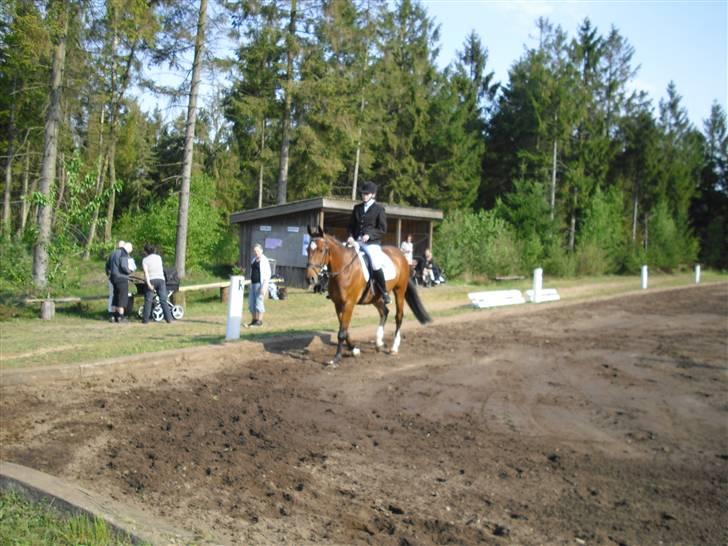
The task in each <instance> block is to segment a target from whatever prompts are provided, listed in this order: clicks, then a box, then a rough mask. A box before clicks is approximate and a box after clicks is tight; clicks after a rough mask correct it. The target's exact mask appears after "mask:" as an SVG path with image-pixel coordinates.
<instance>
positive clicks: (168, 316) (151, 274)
mask: <svg viewBox="0 0 728 546" xmlns="http://www.w3.org/2000/svg"><path fill="white" fill-rule="evenodd" d="M142 269H144V280H145V281H146V283H147V289H146V291H145V292H144V312H143V314H142V322H143V323H144V324H147V323H148V322H149V319H150V317H151V314H152V300H153V299H154V291H155V290H156V292H157V294H158V295H159V302H160V303H161V305H162V312H163V313H164V320H165V321H166V322H167V324H169V323H170V322H172V313H171V311H170V306H169V303H168V302H167V298H168V296H167V283H166V281H165V280H164V266H163V265H162V257H161V256H160V255H159V254H157V249H156V248H155V247H154V245H151V244H149V243H147V244H145V245H144V259H143V260H142Z"/></svg>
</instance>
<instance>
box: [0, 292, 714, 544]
mask: <svg viewBox="0 0 728 546" xmlns="http://www.w3.org/2000/svg"><path fill="white" fill-rule="evenodd" d="M332 312H333V310H332ZM391 332H392V328H391V326H389V325H388V327H387V334H388V336H387V341H389V336H391ZM354 337H355V339H358V340H362V338H364V337H366V338H367V341H366V342H364V343H362V353H363V354H362V355H361V356H360V357H359V358H353V357H350V358H345V359H344V360H343V363H342V365H341V367H340V368H338V369H336V370H331V369H327V368H325V367H324V366H323V365H322V363H323V362H325V361H327V360H328V359H330V358H331V357H332V356H333V353H334V351H335V347H334V346H333V345H331V344H330V341H329V338H328V337H327V336H326V335H324V336H316V335H314V334H312V335H311V336H310V337H308V338H306V337H305V336H302V337H298V338H289V339H271V340H269V341H268V342H266V343H264V344H254V343H249V344H248V345H249V349H246V351H244V352H239V353H238V354H237V356H236V357H235V358H230V357H228V358H224V357H220V356H219V355H220V354H221V353H220V352H219V351H218V352H217V353H215V354H214V355H213V353H212V352H211V353H210V354H211V356H210V357H209V358H207V357H206V356H205V352H204V351H198V352H196V353H195V354H196V355H198V356H197V357H196V358H194V359H188V361H185V362H183V363H181V364H180V363H176V364H174V365H173V364H171V363H170V364H167V363H165V362H164V361H161V362H156V363H155V364H156V365H155V366H147V367H144V368H140V370H139V371H138V372H137V371H136V370H134V371H125V372H123V373H113V374H109V375H105V376H101V377H94V378H91V379H87V380H83V381H80V380H76V381H64V382H57V383H40V384H37V385H33V386H28V385H26V386H12V387H11V386H4V387H2V389H0V417H1V419H2V422H1V427H0V459H3V460H6V461H12V462H16V463H19V464H23V465H26V466H29V467H32V468H35V469H38V470H42V471H44V472H47V473H50V474H53V475H55V476H60V477H63V478H65V479H67V480H70V481H72V482H74V483H78V484H79V485H82V486H83V487H86V488H88V489H90V490H93V491H96V492H99V493H102V494H105V495H108V496H109V497H111V498H114V499H117V500H119V501H122V502H124V503H126V504H128V505H129V506H134V507H141V508H143V509H144V510H145V511H146V512H147V513H149V514H150V515H153V516H159V517H164V518H166V519H168V520H169V521H173V522H176V524H177V525H179V526H180V527H181V528H184V529H187V530H192V531H194V532H196V533H197V534H198V536H199V537H200V541H211V542H215V543H221V544H246V545H272V544H290V545H302V544H322V545H330V544H376V545H397V546H407V545H441V544H443V545H444V544H467V545H470V544H522V545H540V544H607V545H611V544H620V545H649V544H665V545H678V544H679V545H697V544H709V545H725V544H726V543H728V389H727V388H726V387H728V343H727V341H726V340H727V339H728V285H727V284H720V285H713V286H702V287H691V288H685V289H673V290H665V291H660V292H645V293H639V294H634V295H630V296H622V297H618V298H612V299H604V300H600V301H593V302H588V303H579V304H568V305H567V304H560V303H554V304H544V305H542V306H533V305H531V306H528V305H524V306H518V307H517V308H516V307H514V308H509V309H501V310H495V311H479V312H473V313H469V314H467V315H464V316H459V317H453V318H450V319H443V320H440V321H438V322H436V323H435V324H433V325H429V326H427V327H419V326H415V321H414V319H413V318H412V315H411V313H410V312H408V313H407V316H406V320H405V325H404V339H403V342H402V346H401V353H400V355H398V356H390V355H387V354H383V353H377V352H376V351H375V350H374V345H373V342H372V341H373V337H374V329H373V328H367V329H365V330H357V331H356V332H355V336H354ZM248 345H246V346H248ZM215 355H216V356H215ZM152 358H154V357H153V356H150V359H152Z"/></svg>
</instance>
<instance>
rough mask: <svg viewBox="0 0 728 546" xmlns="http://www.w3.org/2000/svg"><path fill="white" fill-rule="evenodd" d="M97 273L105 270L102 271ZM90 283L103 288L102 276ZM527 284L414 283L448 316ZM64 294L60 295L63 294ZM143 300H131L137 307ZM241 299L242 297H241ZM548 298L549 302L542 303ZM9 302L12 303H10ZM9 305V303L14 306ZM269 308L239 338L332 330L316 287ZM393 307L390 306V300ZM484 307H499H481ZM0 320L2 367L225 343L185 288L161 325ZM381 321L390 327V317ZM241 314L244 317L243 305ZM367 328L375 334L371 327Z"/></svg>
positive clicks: (552, 284)
mask: <svg viewBox="0 0 728 546" xmlns="http://www.w3.org/2000/svg"><path fill="white" fill-rule="evenodd" d="M102 275H103V273H102ZM212 280H220V279H210V278H209V277H208V278H199V279H195V278H194V277H193V278H192V279H191V280H186V281H185V284H196V283H198V282H210V281H212ZM726 280H728V275H726V274H723V273H716V272H712V271H704V272H703V275H702V282H703V283H709V282H715V281H726ZM95 283H96V277H95V273H94V272H93V270H92V269H89V277H88V278H87V279H86V281H85V283H82V285H83V286H84V288H83V289H82V288H80V287H79V291H81V292H83V290H85V291H90V290H92V289H91V288H89V284H91V285H94V284H95ZM99 283H101V286H100V287H97V286H94V287H93V290H96V291H97V292H101V293H102V294H103V293H104V290H105V288H106V285H105V284H103V283H105V279H104V278H102V279H101V280H100V281H99ZM693 284H694V277H693V274H692V273H690V272H688V273H680V274H673V275H664V274H663V275H660V274H653V275H651V276H650V282H649V288H652V289H656V288H668V287H675V286H692V285H693ZM544 287H546V288H557V289H558V290H559V293H560V295H561V298H562V300H566V301H568V300H578V299H589V298H595V297H602V296H609V295H617V294H622V293H627V292H631V291H637V292H639V291H640V279H639V276H629V277H626V276H603V277H590V278H579V279H551V278H548V277H547V278H545V279H544ZM510 288H516V289H519V290H527V289H529V288H531V280H530V279H524V280H521V281H510V282H504V283H488V284H475V283H465V282H449V283H447V284H445V285H442V286H439V287H436V288H430V289H420V290H419V293H420V296H421V297H422V300H423V302H424V304H425V307H426V308H427V310H428V311H429V313H430V314H431V315H432V316H433V318H435V319H437V318H438V317H447V316H453V315H457V314H462V313H466V312H471V311H473V308H472V307H471V306H470V305H469V299H468V297H467V294H468V292H473V291H480V290H500V289H510ZM64 295H65V294H64ZM140 304H141V302H139V301H138V300H137V302H135V307H138V306H139V305H140ZM246 304H247V300H246ZM543 305H548V304H543ZM9 307H12V306H9ZM12 308H14V307H12ZM266 309H267V312H266V314H265V317H264V322H265V326H264V328H262V329H241V339H244V340H245V339H247V340H255V339H261V338H264V337H266V336H270V335H283V334H285V335H289V334H297V333H312V332H320V331H325V332H329V333H332V334H335V332H336V331H337V329H338V322H337V320H336V315H335V312H334V308H333V304H332V303H331V301H330V300H327V299H326V298H324V297H323V296H321V295H319V294H313V293H311V292H309V291H306V290H301V289H289V297H288V299H286V300H283V301H274V300H267V301H266ZM392 310H394V309H393V307H392ZM482 312H483V313H489V312H497V309H496V310H482ZM3 316H4V317H5V319H4V320H3V321H2V322H0V339H1V343H0V368H6V369H7V368H29V367H37V366H53V365H63V364H78V363H87V362H95V361H99V360H105V359H110V358H115V357H123V356H132V355H138V354H143V353H151V352H156V351H163V350H174V349H183V348H187V347H194V346H201V345H210V344H221V343H224V337H225V330H226V320H227V318H226V317H227V304H226V303H222V302H220V301H219V295H218V292H217V290H208V291H205V292H188V293H187V302H186V304H185V317H184V318H183V319H182V320H181V321H177V322H175V323H173V324H170V325H167V324H164V323H159V324H157V323H152V324H148V325H142V324H141V323H140V322H139V321H138V320H137V319H136V318H134V319H132V322H131V323H130V324H125V325H117V324H111V323H109V322H107V315H106V301H105V300H98V301H89V302H83V303H81V304H58V305H57V307H56V316H55V318H54V319H53V320H51V321H42V320H39V319H38V318H37V316H38V306H33V307H32V308H21V309H18V311H17V313H16V314H15V315H13V314H11V313H4V314H3ZM391 317H392V315H390V321H389V322H388V324H387V329H388V331H389V330H390V329H391V328H392V325H393V323H394V321H393V320H391ZM244 318H245V319H246V320H248V321H249V320H250V315H249V313H248V311H247V305H246V308H245V309H244ZM377 320H378V315H377V312H376V310H375V309H374V308H373V307H372V306H359V307H357V308H356V310H355V312H354V318H353V321H352V327H359V326H364V325H372V326H374V325H375V324H376V323H377ZM413 320H414V317H413V315H412V313H411V311H410V310H409V308H407V309H406V311H405V323H404V328H405V330H406V328H407V324H408V322H409V323H411V321H413ZM372 335H373V334H372Z"/></svg>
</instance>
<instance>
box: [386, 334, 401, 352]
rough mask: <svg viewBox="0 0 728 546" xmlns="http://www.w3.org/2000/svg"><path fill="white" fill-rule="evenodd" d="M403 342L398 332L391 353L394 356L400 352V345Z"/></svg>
mask: <svg viewBox="0 0 728 546" xmlns="http://www.w3.org/2000/svg"><path fill="white" fill-rule="evenodd" d="M401 341H402V338H401V337H400V335H399V331H397V333H396V334H394V341H393V342H392V349H391V351H389V352H390V353H392V354H393V355H396V354H397V353H398V352H399V343H400V342H401Z"/></svg>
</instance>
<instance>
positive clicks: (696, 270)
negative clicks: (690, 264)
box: [695, 264, 700, 284]
mask: <svg viewBox="0 0 728 546" xmlns="http://www.w3.org/2000/svg"><path fill="white" fill-rule="evenodd" d="M695 284H700V264H697V265H696V266H695Z"/></svg>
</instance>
